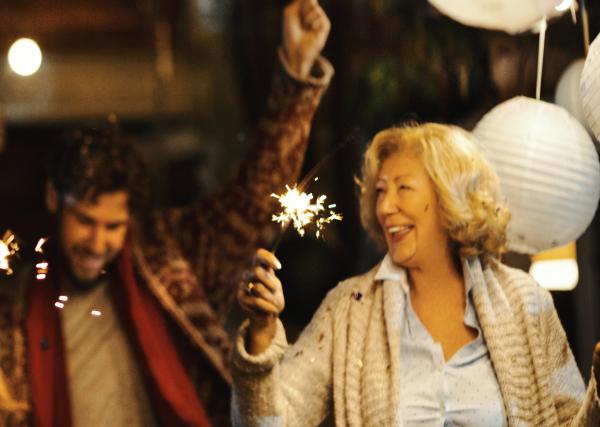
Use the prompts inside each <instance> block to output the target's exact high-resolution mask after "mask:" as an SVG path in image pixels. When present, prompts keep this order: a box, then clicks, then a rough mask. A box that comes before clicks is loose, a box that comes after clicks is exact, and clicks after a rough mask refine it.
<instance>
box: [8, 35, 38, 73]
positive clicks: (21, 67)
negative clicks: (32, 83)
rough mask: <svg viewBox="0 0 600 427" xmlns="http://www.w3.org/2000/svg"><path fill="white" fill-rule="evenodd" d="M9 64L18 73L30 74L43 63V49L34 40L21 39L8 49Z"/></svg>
mask: <svg viewBox="0 0 600 427" xmlns="http://www.w3.org/2000/svg"><path fill="white" fill-rule="evenodd" d="M8 64H9V65H10V68H11V69H12V70H13V71H14V72H15V73H17V74H18V75H20V76H30V75H32V74H33V73H35V72H36V71H37V70H38V69H39V68H40V65H42V51H41V50H40V47H39V46H38V44H37V43H36V42H35V41H34V40H32V39H27V38H22V39H19V40H17V41H16V42H14V43H13V44H12V46H11V47H10V49H9V50H8Z"/></svg>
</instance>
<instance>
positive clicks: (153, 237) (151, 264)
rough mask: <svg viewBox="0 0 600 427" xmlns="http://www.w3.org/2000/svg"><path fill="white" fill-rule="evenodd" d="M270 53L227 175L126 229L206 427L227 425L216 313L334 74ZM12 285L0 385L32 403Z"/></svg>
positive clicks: (264, 229)
mask: <svg viewBox="0 0 600 427" xmlns="http://www.w3.org/2000/svg"><path fill="white" fill-rule="evenodd" d="M279 56H280V66H279V68H280V70H279V72H278V73H276V75H275V78H274V81H273V84H272V87H271V93H270V96H269V98H268V99H267V105H266V111H265V113H264V114H263V116H262V118H261V120H260V122H259V123H258V129H257V134H256V145H255V146H254V147H253V148H252V149H251V151H250V154H249V155H248V156H247V158H246V159H245V161H244V163H243V164H242V166H241V168H240V170H239V172H238V174H237V176H236V177H235V178H234V180H233V182H230V183H229V184H228V185H226V186H224V187H223V189H222V190H221V191H220V192H217V193H216V194H215V195H214V196H212V197H211V198H210V199H208V200H204V201H202V202H200V203H199V204H197V205H195V206H190V207H185V208H178V209H173V210H170V211H167V212H158V213H156V214H155V215H154V218H153V220H152V225H151V230H149V231H146V232H143V233H142V232H140V230H134V233H133V244H132V249H131V250H132V251H133V256H134V262H135V269H136V272H137V274H138V277H139V282H140V284H142V285H143V286H146V287H147V289H149V291H150V292H152V294H153V295H154V296H155V297H156V298H157V300H158V301H159V302H160V304H161V306H162V308H163V309H164V312H165V313H166V315H167V318H168V319H169V324H170V325H171V327H172V328H171V329H172V331H173V334H174V337H175V338H174V339H175V340H176V345H177V346H178V351H180V354H181V355H182V358H183V360H184V361H185V362H186V366H187V367H188V369H189V371H190V374H191V376H192V378H193V379H194V380H195V383H196V385H197V389H198V392H199V396H200V398H201V400H202V401H203V403H204V406H205V408H206V410H207V412H208V414H209V416H210V417H211V419H212V421H213V424H214V425H215V426H222V425H226V424H228V423H229V402H230V385H231V372H230V368H229V360H230V356H231V343H230V340H229V338H228V335H227V333H226V332H225V330H224V327H223V323H224V318H225V316H226V315H227V312H228V308H229V306H230V304H231V302H232V301H233V299H234V295H235V290H236V289H237V284H238V279H239V277H240V275H241V271H242V269H244V268H245V267H246V266H247V264H248V263H249V262H250V260H251V257H252V256H253V254H254V251H255V250H256V248H257V247H259V246H263V245H265V244H267V242H269V241H270V240H272V239H273V237H274V236H275V233H276V232H277V230H278V227H275V226H274V224H273V223H272V222H271V215H272V213H273V212H274V211H275V210H276V206H275V205H274V203H273V202H276V201H275V200H274V199H273V198H272V197H270V195H271V193H273V192H281V190H283V189H284V187H285V185H286V184H292V183H294V182H295V180H296V179H297V177H298V174H299V172H300V168H301V165H302V161H303V159H304V154H305V151H306V147H307V142H308V136H309V129H310V124H311V120H312V117H313V114H314V112H315V110H316V108H317V106H318V104H319V101H320V99H321V96H322V94H323V93H324V91H325V89H326V87H327V85H328V83H329V81H330V79H331V76H332V75H333V68H332V67H331V65H330V63H329V62H327V61H326V60H325V59H323V58H319V59H318V60H317V63H316V65H315V67H314V69H313V74H312V76H311V77H309V78H308V79H305V80H304V81H302V80H300V79H298V78H296V77H294V74H293V72H292V71H291V70H290V69H289V67H288V66H287V65H286V63H285V61H284V60H283V56H282V55H281V52H280V55H279ZM25 277H31V274H25ZM17 282H19V283H18V284H16V283H12V284H6V285H5V286H0V293H2V295H0V368H1V369H2V372H3V374H4V382H5V383H6V384H0V388H1V386H6V388H8V390H9V391H10V393H11V394H12V396H13V397H14V398H15V399H16V400H19V401H22V402H28V403H29V405H30V407H31V405H32V402H31V398H30V388H29V387H30V383H29V379H28V376H27V349H26V348H25V337H24V331H23V319H24V316H25V314H26V312H27V307H26V306H25V294H26V286H27V285H28V284H29V283H31V281H30V279H26V278H23V279H22V280H17ZM0 285H1V284H0ZM49 304H53V302H49ZM28 424H29V413H27V412H25V413H23V412H8V411H2V410H1V409H0V425H1V426H20V425H28Z"/></svg>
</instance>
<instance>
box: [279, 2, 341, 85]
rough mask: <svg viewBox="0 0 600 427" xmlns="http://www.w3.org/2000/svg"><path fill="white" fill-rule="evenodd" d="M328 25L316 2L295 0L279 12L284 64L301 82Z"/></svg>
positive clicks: (322, 45)
mask: <svg viewBox="0 0 600 427" xmlns="http://www.w3.org/2000/svg"><path fill="white" fill-rule="evenodd" d="M330 28H331V24H330V22H329V18H327V15H326V14H325V11H323V9H322V8H321V6H319V3H318V1H317V0H296V1H293V2H292V3H290V4H289V5H287V6H286V8H285V10H284V11H283V50H284V52H285V57H286V60H287V62H288V64H289V65H290V66H291V67H292V69H293V70H294V72H295V73H296V74H297V75H298V77H300V78H302V79H305V78H307V77H308V76H309V75H310V71H311V69H312V67H313V65H314V63H315V60H316V59H317V57H318V56H319V55H320V54H321V51H322V50H323V47H324V46H325V42H326V41H327V36H328V35H329V29H330Z"/></svg>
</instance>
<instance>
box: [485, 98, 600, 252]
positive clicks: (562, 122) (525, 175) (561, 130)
mask: <svg viewBox="0 0 600 427" xmlns="http://www.w3.org/2000/svg"><path fill="white" fill-rule="evenodd" d="M473 134H474V135H475V137H476V138H477V140H478V143H479V144H480V146H481V148H482V150H483V152H484V153H485V155H486V157H487V159H488V160H489V161H490V162H491V163H492V164H493V165H494V167H495V169H496V172H497V173H498V176H499V177H500V184H501V187H502V191H503V193H504V195H505V197H506V199H507V202H508V204H509V207H510V210H511V212H512V219H511V222H510V224H509V226H508V240H509V242H508V246H509V248H510V249H511V250H513V251H516V252H521V253H528V254H534V253H537V252H540V251H542V250H546V249H550V248H552V247H556V246H561V245H564V244H566V243H569V242H572V241H573V240H576V239H577V238H578V237H579V236H581V234H583V232H584V231H585V229H586V228H587V227H588V225H589V224H590V222H591V221H592V218H593V217H594V213H595V211H596V208H597V206H598V198H599V196H600V164H599V163H598V154H597V153H596V149H595V147H594V144H593V142H592V140H591V138H590V136H589V135H588V133H587V132H586V131H585V129H584V128H583V126H582V125H581V124H580V123H579V122H578V121H577V120H576V119H575V118H573V117H572V116H571V115H570V114H569V113H568V112H567V111H566V110H565V109H564V108H562V107H559V106H558V105H555V104H549V103H547V102H543V101H536V100H535V99H531V98H526V97H522V96H521V97H516V98H513V99H510V100H508V101H506V102H503V103H502V104H500V105H498V106H497V107H495V108H494V109H492V110H491V111H490V112H489V113H487V114H486V115H485V116H484V117H483V118H482V119H481V121H480V122H479V123H478V124H477V126H476V127H475V129H474V130H473Z"/></svg>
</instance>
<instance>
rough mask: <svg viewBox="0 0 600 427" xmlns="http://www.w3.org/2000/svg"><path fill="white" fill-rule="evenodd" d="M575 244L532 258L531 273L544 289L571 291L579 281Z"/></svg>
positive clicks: (541, 253)
mask: <svg viewBox="0 0 600 427" xmlns="http://www.w3.org/2000/svg"><path fill="white" fill-rule="evenodd" d="M576 252H577V250H576V246H575V243H574V242H573V243H569V244H568V245H565V246H561V247H558V248H555V249H551V250H549V251H544V252H540V253H539V254H537V255H535V256H533V257H532V261H533V262H532V264H531V267H530V269H529V273H530V274H531V275H532V276H533V277H534V279H535V280H536V281H537V282H538V283H539V284H540V285H541V286H543V287H544V288H546V289H549V290H552V291H570V290H572V289H574V288H575V286H577V282H578V281H579V268H578V266H577V255H576Z"/></svg>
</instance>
